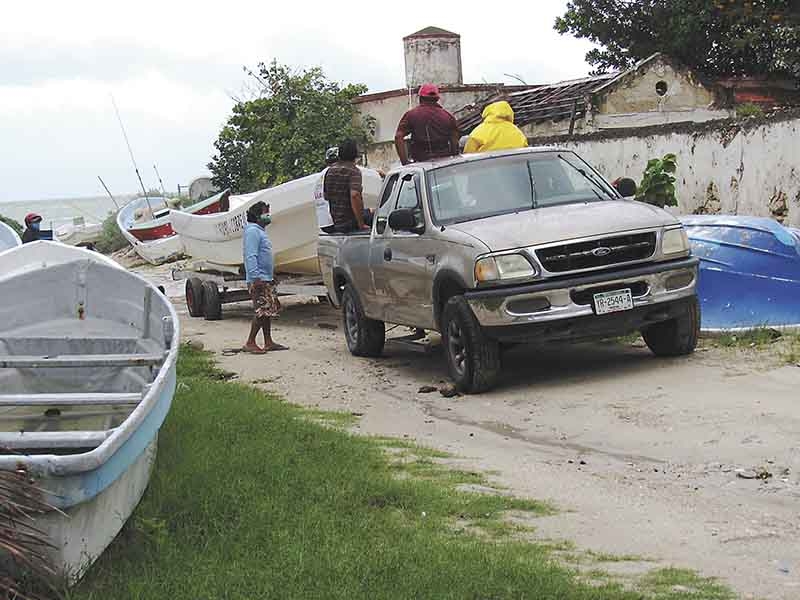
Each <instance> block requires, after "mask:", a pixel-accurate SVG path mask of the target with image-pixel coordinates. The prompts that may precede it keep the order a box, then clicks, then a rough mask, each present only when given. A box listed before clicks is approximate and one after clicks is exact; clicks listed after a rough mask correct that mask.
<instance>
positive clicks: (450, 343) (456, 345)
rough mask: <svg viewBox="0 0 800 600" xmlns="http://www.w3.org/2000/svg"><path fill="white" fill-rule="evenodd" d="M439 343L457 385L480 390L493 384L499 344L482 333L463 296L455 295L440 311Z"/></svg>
mask: <svg viewBox="0 0 800 600" xmlns="http://www.w3.org/2000/svg"><path fill="white" fill-rule="evenodd" d="M442 345H443V346H444V353H445V356H446V357H447V368H448V370H449V371H450V377H451V378H452V379H453V383H455V385H456V388H457V389H458V390H459V391H462V392H465V393H467V394H479V393H481V392H485V391H487V390H488V389H490V388H492V387H493V386H494V384H495V383H496V381H497V376H498V375H499V374H500V366H501V361H500V344H498V343H497V342H496V341H495V340H492V339H489V338H487V337H486V335H484V333H483V330H482V329H481V326H480V323H478V321H477V320H476V319H475V316H474V315H473V314H472V311H471V310H470V308H469V305H468V304H467V301H466V300H465V299H464V297H463V296H454V297H453V298H450V299H449V300H448V301H447V304H445V307H444V311H442Z"/></svg>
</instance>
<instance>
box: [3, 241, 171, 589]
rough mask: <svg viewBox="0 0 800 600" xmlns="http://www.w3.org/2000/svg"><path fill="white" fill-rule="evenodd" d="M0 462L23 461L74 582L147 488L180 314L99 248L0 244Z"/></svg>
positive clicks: (41, 522) (6, 465) (61, 565)
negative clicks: (46, 509) (1, 300)
mask: <svg viewBox="0 0 800 600" xmlns="http://www.w3.org/2000/svg"><path fill="white" fill-rule="evenodd" d="M0 295H2V297H3V298H4V304H3V305H2V306H0V447H8V448H10V449H11V453H6V454H0V469H3V470H15V469H17V468H18V467H19V466H22V467H24V468H25V469H26V470H27V471H28V472H29V474H30V475H31V476H32V477H33V478H34V479H35V481H36V483H37V486H38V487H39V488H40V489H41V490H43V494H44V499H45V501H46V502H48V503H49V504H50V505H51V506H53V507H54V508H57V509H59V511H60V512H58V511H53V512H52V513H49V514H47V515H45V516H43V517H42V518H41V519H38V520H37V523H36V524H37V526H38V527H39V528H41V529H42V530H43V531H44V532H45V533H46V534H47V536H48V538H49V539H50V541H51V543H52V544H53V545H54V546H55V548H54V550H52V552H51V558H52V561H53V564H54V566H55V568H56V569H57V571H58V572H59V573H60V574H61V575H63V576H64V577H66V578H67V579H68V580H69V581H76V580H77V579H79V578H80V577H81V576H82V575H83V574H84V573H85V571H86V569H88V568H89V566H90V565H91V564H92V563H93V562H94V561H95V560H96V559H97V557H98V556H99V555H100V554H101V553H102V551H103V550H104V549H105V548H106V546H107V545H108V544H109V543H110V542H111V540H113V539H114V537H115V536H116V535H117V533H118V532H119V530H120V529H121V528H122V526H123V524H124V523H125V521H126V520H127V519H128V517H129V516H130V514H131V512H132V511H133V510H134V508H135V507H136V505H137V504H138V502H139V500H140V498H141V497H142V494H143V493H144V491H145V489H146V487H147V483H148V481H149V478H150V472H151V470H152V465H153V460H154V457H155V452H156V447H157V439H158V431H159V429H160V427H161V425H162V424H163V422H164V419H165V418H166V416H167V413H168V412H169V409H170V406H171V403H172V397H173V395H174V392H175V387H176V361H177V351H178V335H179V331H178V319H177V315H176V314H175V310H174V308H173V307H172V305H171V304H170V303H169V302H168V300H167V299H166V298H165V297H163V296H162V295H161V294H160V293H159V292H158V290H157V289H155V287H154V286H153V285H152V284H150V283H148V282H146V281H145V280H143V279H141V278H140V277H138V276H136V275H134V274H131V273H128V272H126V271H124V270H122V269H121V268H119V266H118V265H116V263H113V261H110V260H109V259H107V258H106V257H103V256H101V255H99V254H97V253H94V252H89V251H85V250H81V249H78V248H73V247H69V246H64V245H61V244H56V243H50V242H35V243H32V244H27V245H25V246H23V247H21V248H18V249H14V250H9V251H6V252H2V253H0Z"/></svg>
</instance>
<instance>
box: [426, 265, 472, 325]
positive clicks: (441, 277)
mask: <svg viewBox="0 0 800 600" xmlns="http://www.w3.org/2000/svg"><path fill="white" fill-rule="evenodd" d="M454 289H458V290H460V291H462V292H465V291H467V290H468V289H470V286H468V285H467V284H466V283H465V282H464V278H463V277H462V276H461V275H460V274H459V273H458V272H456V271H453V270H451V269H444V270H442V271H439V273H437V274H436V277H435V278H434V280H433V318H434V321H435V322H436V325H437V326H439V319H440V318H441V316H442V310H443V308H444V304H445V302H446V300H447V298H450V297H452V296H453V293H452V292H453V290H454ZM443 295H446V296H447V298H443V297H442V296H443Z"/></svg>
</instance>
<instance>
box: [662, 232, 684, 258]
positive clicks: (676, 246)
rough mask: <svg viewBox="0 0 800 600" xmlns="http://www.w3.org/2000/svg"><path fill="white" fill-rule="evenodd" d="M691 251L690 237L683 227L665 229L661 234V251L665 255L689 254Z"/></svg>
mask: <svg viewBox="0 0 800 600" xmlns="http://www.w3.org/2000/svg"><path fill="white" fill-rule="evenodd" d="M688 252H689V237H688V236H687V235H686V230H685V229H684V228H683V227H677V228H675V229H665V230H664V233H663V234H662V235H661V253H662V254H663V255H664V256H674V255H676V254H687V253H688Z"/></svg>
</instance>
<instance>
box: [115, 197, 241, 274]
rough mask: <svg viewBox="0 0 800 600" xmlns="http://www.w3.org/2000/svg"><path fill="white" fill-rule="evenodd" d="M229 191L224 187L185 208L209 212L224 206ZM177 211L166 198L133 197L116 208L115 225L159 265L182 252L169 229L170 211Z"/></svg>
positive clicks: (145, 258) (202, 212) (197, 211)
mask: <svg viewBox="0 0 800 600" xmlns="http://www.w3.org/2000/svg"><path fill="white" fill-rule="evenodd" d="M229 195H230V193H229V192H228V191H227V190H226V191H224V192H220V193H219V194H216V195H215V196H212V197H211V198H207V199H206V200H203V201H202V202H198V203H197V204H193V205H192V206H189V207H188V208H186V209H185V212H186V213H188V214H209V213H216V212H219V211H221V210H227V208H228V205H227V199H228V196H229ZM179 212H182V211H180V210H172V209H171V208H170V207H169V206H168V203H167V199H166V198H136V199H134V200H132V201H131V202H129V203H128V204H126V205H125V206H123V207H122V208H121V209H120V210H119V212H118V213H117V226H118V227H119V230H120V231H121V232H122V235H123V236H124V237H125V239H126V240H128V242H129V243H130V244H131V246H133V248H134V250H135V251H136V253H137V254H138V255H139V256H141V257H142V258H143V259H144V260H146V261H147V262H149V263H151V264H154V265H158V264H161V263H164V262H167V261H170V260H173V259H175V258H177V257H178V256H179V255H181V254H183V250H184V249H183V244H182V243H181V240H180V238H179V237H178V236H177V235H175V231H174V230H173V229H172V215H173V214H176V213H179ZM137 216H138V217H139V218H138V219H137Z"/></svg>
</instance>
